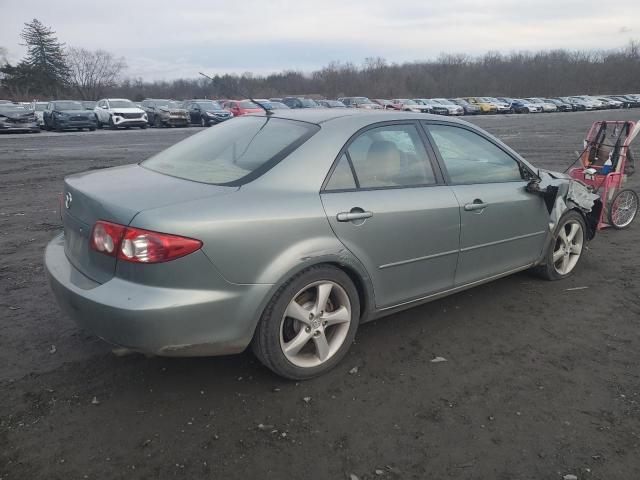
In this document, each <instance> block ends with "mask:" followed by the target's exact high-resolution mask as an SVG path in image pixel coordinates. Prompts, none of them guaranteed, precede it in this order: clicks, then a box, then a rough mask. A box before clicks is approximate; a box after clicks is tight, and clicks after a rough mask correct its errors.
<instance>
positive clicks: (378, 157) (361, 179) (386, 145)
mask: <svg viewBox="0 0 640 480" xmlns="http://www.w3.org/2000/svg"><path fill="white" fill-rule="evenodd" d="M347 155H348V156H349V157H350V159H351V162H352V164H353V168H354V170H355V173H356V177H357V180H358V183H359V186H360V188H383V187H410V186H417V185H431V184H434V183H436V179H435V175H434V173H433V168H432V167H431V163H430V161H429V158H428V157H427V152H426V150H425V147H424V144H423V142H422V139H421V138H420V135H419V134H418V130H417V129H416V127H415V125H385V126H382V127H376V128H372V129H369V130H366V131H365V132H363V133H361V134H360V135H359V136H358V137H357V138H356V139H355V140H354V141H353V142H351V145H349V147H348V148H347Z"/></svg>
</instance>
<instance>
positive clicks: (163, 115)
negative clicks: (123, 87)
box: [140, 98, 189, 128]
mask: <svg viewBox="0 0 640 480" xmlns="http://www.w3.org/2000/svg"><path fill="white" fill-rule="evenodd" d="M140 108H142V109H143V110H144V111H145V113H146V114H147V121H148V122H149V125H153V126H154V127H158V128H160V127H188V126H189V113H188V112H187V110H186V109H185V108H183V106H182V105H181V104H180V103H179V102H176V101H175V100H168V99H157V98H147V99H146V100H143V101H142V103H141V107H140Z"/></svg>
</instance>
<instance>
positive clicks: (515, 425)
mask: <svg viewBox="0 0 640 480" xmlns="http://www.w3.org/2000/svg"><path fill="white" fill-rule="evenodd" d="M637 117H640V110H635V111H630V112H629V111H627V112H604V113H603V112H600V113H574V114H545V115H542V114H540V115H523V116H494V117H483V118H477V119H473V121H474V122H475V123H478V124H480V125H481V126H483V127H484V128H486V129H488V130H489V131H491V132H493V133H495V134H496V135H498V136H499V137H501V138H502V139H503V140H505V141H506V142H507V143H508V144H509V145H511V146H513V147H514V148H515V149H517V150H518V151H520V152H521V153H522V154H523V155H524V156H525V157H527V158H528V159H530V160H531V161H533V162H534V163H536V164H538V165H539V166H543V167H550V168H556V169H564V167H565V166H566V164H567V163H568V162H570V161H571V159H572V158H573V157H574V153H573V152H574V151H575V150H579V149H580V145H581V141H582V138H583V136H584V134H585V133H586V131H587V127H588V126H589V125H590V123H591V122H592V121H594V120H595V119H599V118H607V119H616V118H624V119H636V118H637ZM199 130H200V129H197V128H191V129H181V130H177V129H175V130H162V131H158V130H153V129H149V130H146V131H123V132H110V131H101V132H94V133H88V132H86V133H68V134H55V133H42V134H39V135H10V136H6V135H5V136H0V480H9V479H16V480H30V479H41V478H43V479H44V478H46V479H65V480H66V479H83V478H89V479H120V478H123V479H124V478H126V479H132V478H145V479H147V478H161V479H165V478H185V479H204V478H211V479H214V478H215V479H218V478H219V479H232V478H264V479H270V478H274V479H284V478H291V479H299V478H313V479H345V478H346V479H349V478H350V475H352V474H353V475H356V476H357V477H358V478H359V479H371V478H419V479H426V478H429V479H445V478H454V479H491V480H494V479H496V480H503V479H504V480H507V479H508V480H513V479H536V480H539V479H562V477H563V476H564V475H567V474H575V475H576V476H577V477H578V478H579V479H603V480H604V479H606V480H612V479H637V478H640V333H639V330H640V322H639V320H640V275H639V272H638V267H639V265H640V256H639V255H638V245H640V224H639V223H638V222H636V224H635V225H634V226H632V227H631V228H630V229H628V230H626V231H606V232H603V233H601V234H600V235H599V236H598V237H597V238H596V240H595V241H594V242H592V243H591V244H590V247H589V252H588V255H587V256H586V258H585V259H584V261H583V263H582V265H581V267H580V269H579V271H578V272H577V273H576V274H575V275H574V276H573V277H571V278H570V279H568V280H566V281H562V282H556V283H550V282H545V281H542V280H539V279H537V278H535V277H532V276H530V275H529V274H526V273H523V274H519V275H515V276H512V277H510V278H506V279H502V280H499V281H496V282H494V283H491V284H489V285H485V286H482V287H478V288H476V289H473V290H470V291H467V292H464V293H461V294H458V295H455V296H452V297H449V298H446V299H443V300H440V301H436V302H433V303H431V304H428V305H425V306H422V307H418V308H414V309H412V310H409V311H406V312H404V313H401V314H398V315H394V316H392V317H389V318H387V319H385V320H381V321H377V322H374V323H370V324H367V325H365V326H363V327H362V328H361V330H360V332H359V334H358V337H357V342H356V343H355V344H354V345H353V347H352V349H351V352H350V354H349V355H348V356H347V358H346V359H345V361H344V362H343V363H342V364H341V366H339V367H338V368H337V369H335V370H334V371H332V372H331V373H329V374H328V375H325V376H324V377H322V378H319V379H317V380H313V381H308V382H304V383H299V384H298V383H292V382H287V381H283V380H281V379H279V378H277V377H275V376H274V375H272V374H271V373H270V372H269V371H267V370H266V369H265V368H263V367H261V366H260V365H259V364H258V363H257V361H256V360H255V359H254V358H253V356H252V355H251V354H250V353H245V354H243V355H240V356H234V357H224V358H199V359H163V358H146V357H144V356H140V355H133V356H128V357H122V358H120V357H115V356H114V355H112V353H111V349H110V347H109V346H108V345H106V344H105V343H103V342H101V341H100V340H97V339H96V338H94V337H92V336H91V335H89V334H87V333H85V332H83V331H81V330H79V329H78V328H77V327H76V326H75V325H74V324H73V323H72V322H71V321H70V320H69V319H67V318H65V317H64V316H63V315H62V314H61V313H60V312H59V311H58V308H57V306H56V305H55V303H54V300H53V297H52V295H51V293H50V292H49V289H48V286H47V283H46V279H45V275H44V272H43V266H42V255H43V250H44V246H45V244H46V242H47V241H48V240H49V239H50V238H51V237H52V236H53V235H54V234H55V232H56V230H58V229H59V227H60V225H59V219H58V218H57V215H56V209H57V206H56V202H57V200H56V193H57V192H59V191H60V190H61V185H62V178H63V177H64V176H65V175H68V174H71V173H74V172H80V171H84V170H87V169H95V168H102V167H106V166H115V165H121V164H125V163H132V162H137V161H140V160H142V159H144V158H146V157H147V156H149V155H150V154H151V153H154V152H156V151H159V150H161V149H163V148H165V147H167V146H169V145H171V144H173V143H174V142H176V141H178V140H180V139H182V138H184V137H186V136H188V135H190V134H192V133H194V132H196V131H199ZM638 176H639V177H640V175H638ZM632 180H634V181H633V182H632V184H634V183H635V184H636V185H635V186H637V183H638V178H637V177H632ZM574 287H588V288H587V289H581V290H571V289H572V288H574ZM435 356H442V357H445V358H446V359H447V362H442V363H432V362H431V361H430V360H431V359H433V358H434V357H435ZM356 366H357V367H358V371H357V373H349V371H350V370H351V369H352V368H353V367H356ZM305 398H306V400H305ZM260 425H262V427H259V426H260Z"/></svg>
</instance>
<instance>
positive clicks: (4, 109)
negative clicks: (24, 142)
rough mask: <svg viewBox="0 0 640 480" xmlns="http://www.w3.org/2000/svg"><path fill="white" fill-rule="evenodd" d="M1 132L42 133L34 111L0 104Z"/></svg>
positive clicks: (8, 104)
mask: <svg viewBox="0 0 640 480" xmlns="http://www.w3.org/2000/svg"><path fill="white" fill-rule="evenodd" d="M0 132H40V127H39V126H38V122H36V116H35V114H34V113H33V110H30V109H28V108H26V107H23V106H21V105H15V104H13V103H0Z"/></svg>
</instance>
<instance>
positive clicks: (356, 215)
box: [336, 211, 373, 222]
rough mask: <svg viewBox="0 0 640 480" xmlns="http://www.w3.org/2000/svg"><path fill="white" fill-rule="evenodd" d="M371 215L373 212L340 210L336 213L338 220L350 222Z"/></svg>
mask: <svg viewBox="0 0 640 480" xmlns="http://www.w3.org/2000/svg"><path fill="white" fill-rule="evenodd" d="M371 217H373V212H357V211H356V212H354V211H351V212H340V213H339V214H338V215H336V218H337V219H338V221H339V222H352V221H353V220H364V219H365V218H371Z"/></svg>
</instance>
